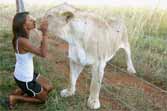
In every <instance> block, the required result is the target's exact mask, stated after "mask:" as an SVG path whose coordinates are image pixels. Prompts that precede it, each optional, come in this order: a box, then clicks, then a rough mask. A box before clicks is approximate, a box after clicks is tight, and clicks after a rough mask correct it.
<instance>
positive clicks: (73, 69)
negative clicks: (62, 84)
mask: <svg viewBox="0 0 167 111" xmlns="http://www.w3.org/2000/svg"><path fill="white" fill-rule="evenodd" d="M83 68H84V66H83V65H81V64H80V63H76V62H74V61H72V60H70V85H69V87H68V88H67V89H64V90H62V91H61V96H62V97H68V96H72V95H74V94H75V90H76V88H75V87H76V81H77V79H78V77H79V74H80V73H81V71H82V70H83Z"/></svg>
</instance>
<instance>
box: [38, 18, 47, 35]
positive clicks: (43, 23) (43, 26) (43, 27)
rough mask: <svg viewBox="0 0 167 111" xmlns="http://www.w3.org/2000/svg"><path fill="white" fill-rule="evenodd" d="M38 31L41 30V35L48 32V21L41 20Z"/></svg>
mask: <svg viewBox="0 0 167 111" xmlns="http://www.w3.org/2000/svg"><path fill="white" fill-rule="evenodd" d="M39 30H41V31H42V33H43V34H45V33H46V32H47V31H48V21H47V20H46V19H42V20H41V22H40V27H39Z"/></svg>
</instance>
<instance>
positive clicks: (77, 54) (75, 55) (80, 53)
mask: <svg viewBox="0 0 167 111" xmlns="http://www.w3.org/2000/svg"><path fill="white" fill-rule="evenodd" d="M68 57H69V58H70V59H71V60H73V61H74V62H76V63H78V62H79V63H80V64H82V65H89V64H92V63H93V58H91V57H90V56H88V55H86V53H85V51H84V50H83V49H82V48H79V47H76V46H69V50H68Z"/></svg>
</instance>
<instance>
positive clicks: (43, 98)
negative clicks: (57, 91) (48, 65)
mask: <svg viewBox="0 0 167 111" xmlns="http://www.w3.org/2000/svg"><path fill="white" fill-rule="evenodd" d="M36 97H37V98H38V99H39V100H41V102H45V101H46V100H47V99H48V95H47V92H46V91H44V90H43V91H42V92H40V93H39V94H37V96H36Z"/></svg>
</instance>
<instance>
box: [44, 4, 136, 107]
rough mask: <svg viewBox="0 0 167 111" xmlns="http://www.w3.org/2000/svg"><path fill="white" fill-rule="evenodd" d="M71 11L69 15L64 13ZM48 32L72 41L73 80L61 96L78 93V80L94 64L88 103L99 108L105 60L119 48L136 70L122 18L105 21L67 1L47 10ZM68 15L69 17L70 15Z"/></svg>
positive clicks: (71, 68) (129, 65)
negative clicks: (86, 66)
mask: <svg viewBox="0 0 167 111" xmlns="http://www.w3.org/2000/svg"><path fill="white" fill-rule="evenodd" d="M65 12H70V13H69V16H67V15H63V14H64V13H65ZM44 17H46V18H47V19H48V21H49V32H50V33H52V34H54V35H55V36H57V37H60V38H61V39H63V40H65V41H66V42H67V43H68V44H69V50H68V52H69V59H70V83H69V87H68V88H67V89H64V90H62V91H61V96H63V97H67V96H71V95H74V94H75V91H76V88H75V87H76V81H77V79H78V76H79V74H80V72H81V71H82V70H83V68H84V66H85V65H90V66H91V67H92V80H91V86H90V95H89V99H88V106H89V107H90V108H91V109H98V108H100V102H99V93H100V87H101V82H102V79H103V75H104V68H105V66H106V63H107V62H108V61H109V60H111V59H112V57H113V56H114V55H115V54H116V52H117V51H118V49H120V48H123V49H124V50H125V52H126V55H127V70H128V71H129V73H135V72H136V71H135V69H134V66H133V64H132V60H131V51H130V45H129V42H128V35H127V28H126V26H125V24H124V22H123V21H121V20H105V19H103V18H102V17H100V16H97V15H96V14H94V13H92V12H88V11H82V10H79V9H77V8H74V7H73V6H71V5H68V4H61V5H59V6H57V7H55V8H52V9H50V10H48V11H47V12H46V13H45V16H44ZM67 17H69V18H67Z"/></svg>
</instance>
